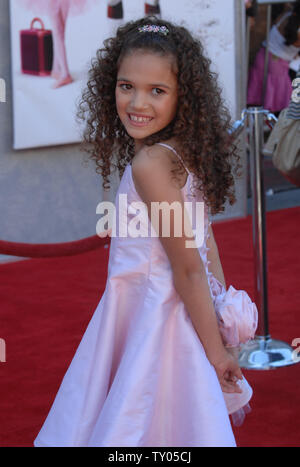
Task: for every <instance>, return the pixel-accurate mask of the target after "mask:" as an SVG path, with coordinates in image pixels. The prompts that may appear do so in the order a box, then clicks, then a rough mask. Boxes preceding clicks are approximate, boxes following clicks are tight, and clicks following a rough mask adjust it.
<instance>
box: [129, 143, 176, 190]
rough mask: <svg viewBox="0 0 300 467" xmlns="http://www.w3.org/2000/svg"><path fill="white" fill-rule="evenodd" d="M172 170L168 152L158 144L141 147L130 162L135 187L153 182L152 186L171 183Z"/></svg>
mask: <svg viewBox="0 0 300 467" xmlns="http://www.w3.org/2000/svg"><path fill="white" fill-rule="evenodd" d="M172 168H173V164H172V159H171V157H170V154H169V151H168V150H167V149H166V148H165V147H163V146H160V145H158V144H155V145H153V146H143V148H141V149H140V151H139V152H138V153H137V154H136V155H135V157H134V159H133V161H132V175H133V179H134V181H135V182H136V185H137V186H139V187H141V186H143V185H144V183H147V181H148V182H151V180H152V181H153V184H159V183H164V184H169V183H171V182H172V177H171V170H172Z"/></svg>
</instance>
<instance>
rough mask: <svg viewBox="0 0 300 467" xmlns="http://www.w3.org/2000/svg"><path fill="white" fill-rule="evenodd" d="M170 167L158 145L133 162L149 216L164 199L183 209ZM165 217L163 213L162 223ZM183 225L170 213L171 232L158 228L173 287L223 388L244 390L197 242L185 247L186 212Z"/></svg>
mask: <svg viewBox="0 0 300 467" xmlns="http://www.w3.org/2000/svg"><path fill="white" fill-rule="evenodd" d="M171 168H172V165H171V163H170V161H168V159H167V158H166V155H165V153H164V152H162V151H161V150H160V148H157V147H156V148H147V149H142V150H141V151H140V153H139V154H137V155H136V157H135V159H134V160H133V162H132V175H133V181H134V184H135V188H136V190H137V192H138V193H139V195H140V197H141V199H142V200H143V201H144V203H145V204H146V205H147V209H148V216H149V218H150V220H151V217H150V213H151V207H153V204H152V203H153V202H156V203H162V202H165V203H167V205H169V206H170V205H171V204H172V203H174V202H177V203H179V204H181V206H182V212H184V205H183V197H182V192H181V190H180V188H179V187H176V186H174V184H172V182H171V177H170V169H171ZM162 221H163V218H162V216H161V215H160V217H159V223H160V226H161V225H162ZM181 226H182V235H181V236H175V233H174V228H173V227H174V217H173V218H172V216H170V235H169V236H164V235H162V232H161V228H160V229H159V232H157V234H158V236H159V239H160V241H161V243H162V245H163V247H164V250H165V252H166V254H167V256H168V258H169V261H170V265H171V268H172V273H173V282H174V287H175V289H176V291H177V292H178V294H179V296H180V297H181V299H182V301H183V303H184V305H185V307H186V309H187V312H188V313H189V315H190V318H191V321H192V323H193V326H194V329H195V331H196V332H197V334H198V336H199V339H200V341H201V343H202V345H203V347H204V350H205V352H206V355H207V358H208V360H209V361H210V363H211V364H212V365H213V366H214V367H215V369H216V373H217V375H218V378H219V381H220V384H221V387H222V389H223V391H225V392H241V391H240V388H239V386H238V385H237V384H236V379H241V378H242V374H241V371H240V368H239V366H238V364H237V362H236V361H235V360H234V359H233V357H232V356H231V355H230V354H229V353H228V352H227V350H226V349H225V347H224V344H223V341H222V337H221V334H220V331H219V326H218V322H217V317H216V313H215V309H214V306H213V302H212V299H211V295H210V289H209V285H208V280H207V276H206V272H205V267H204V264H203V262H202V259H201V257H200V254H199V252H198V249H197V248H196V245H195V247H194V248H187V247H186V242H189V243H190V242H191V237H189V236H186V235H185V230H184V219H183V216H182V219H181ZM191 231H192V230H191V226H190V232H191Z"/></svg>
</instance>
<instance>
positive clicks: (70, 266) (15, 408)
mask: <svg viewBox="0 0 300 467" xmlns="http://www.w3.org/2000/svg"><path fill="white" fill-rule="evenodd" d="M299 225H300V208H292V209H286V210H281V211H274V212H270V213H268V214H267V234H268V237H267V254H268V284H269V324H270V334H271V337H272V338H274V339H280V340H283V341H285V342H287V343H289V344H291V343H292V340H293V339H294V338H296V337H299V338H300V324H299V313H300V287H299V278H300V261H299V259H300V258H299V230H298V226H299ZM214 232H215V237H216V240H217V243H218V246H219V250H220V255H221V259H222V262H223V267H224V271H225V276H226V280H227V284H228V285H229V284H230V283H231V284H233V285H234V286H235V288H240V289H246V290H247V291H248V293H249V295H250V296H251V297H252V298H253V284H254V273H253V261H252V237H251V235H252V226H251V218H250V217H248V218H247V219H241V220H237V221H229V222H223V223H219V224H215V225H214ZM107 260H108V249H104V248H100V249H98V250H94V251H91V252H89V253H84V254H81V255H77V256H71V257H61V258H49V259H32V260H26V261H19V262H16V263H8V264H4V265H1V266H0V281H1V290H0V300H1V328H0V338H2V339H4V340H5V342H6V362H0V372H1V384H0V446H1V447H4V446H9V447H15V446H32V442H33V440H34V438H35V436H36V435H37V433H38V431H39V429H40V427H41V425H42V423H43V421H44V419H45V417H46V415H47V412H48V410H49V408H50V406H51V403H52V401H53V399H54V396H55V394H56V391H57V390H58V387H59V384H60V382H61V379H62V377H63V375H64V373H65V371H66V370H67V368H68V365H69V363H70V361H71V359H72V357H73V355H74V352H75V350H76V348H77V346H78V344H79V342H80V339H81V337H82V334H83V333H84V330H85V328H86V326H87V324H88V322H89V320H90V318H91V316H92V314H93V312H94V310H95V308H96V306H97V304H98V302H99V300H100V298H101V295H102V293H103V291H104V287H105V281H106V268H107ZM244 374H245V376H246V378H247V379H248V380H249V382H250V384H251V385H252V386H253V388H254V396H253V399H252V401H251V406H252V412H251V413H250V414H249V415H248V416H247V419H246V422H245V423H244V425H243V426H242V427H240V428H235V430H234V431H235V435H236V440H237V443H238V446H270V447H271V446H285V447H295V446H299V445H300V442H299V439H300V438H299V433H300V394H299V391H298V384H297V383H298V382H299V381H300V364H297V365H293V366H291V367H285V368H281V369H277V370H270V371H255V370H252V371H244Z"/></svg>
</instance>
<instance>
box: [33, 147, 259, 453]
mask: <svg viewBox="0 0 300 467" xmlns="http://www.w3.org/2000/svg"><path fill="white" fill-rule="evenodd" d="M174 151H175V150H174ZM176 154H177V153H176ZM177 155H178V154H177ZM192 182H193V174H192V173H191V172H189V174H188V177H187V181H186V184H185V186H184V187H183V188H182V195H183V198H184V201H186V202H190V203H191V204H190V206H192V212H193V211H194V209H195V203H196V202H197V201H198V202H199V201H200V202H201V201H202V202H203V197H202V194H201V193H200V192H199V191H198V190H197V192H196V193H195V196H194V195H193V192H192V191H193V186H192V184H193V183H192ZM121 195H122V196H121ZM125 198H126V202H127V206H128V209H127V208H126V211H125V210H124V211H123V210H121V209H120V207H121V204H122V203H123V201H124V200H125ZM133 202H142V200H141V198H140V196H139V194H138V193H137V191H136V189H135V185H134V181H133V178H132V167H131V165H130V164H128V165H127V167H126V169H125V172H124V174H123V177H122V179H121V182H120V185H119V189H118V191H117V194H116V199H115V204H114V205H115V208H116V211H115V212H116V224H115V225H116V236H112V238H111V245H110V256H109V263H108V276H107V283H106V288H105V291H104V293H103V295H102V298H101V300H100V302H99V304H98V306H97V308H96V310H95V312H94V314H93V317H92V319H91V321H90V323H89V325H88V327H87V329H86V331H85V333H84V336H83V338H82V340H81V342H80V344H79V347H78V349H77V351H76V353H75V356H74V358H73V360H72V362H71V364H70V366H69V368H68V370H67V372H66V374H65V376H64V379H63V381H62V383H61V385H60V388H59V390H58V393H57V395H56V398H55V400H54V403H53V405H52V407H51V410H50V412H49V414H48V417H47V419H46V421H45V423H44V425H43V427H42V429H41V430H40V432H39V434H38V436H37V438H36V439H35V441H34V445H35V446H36V447H118V446H121V447H146V446H147V447H163V446H164V447H166V446H167V447H235V446H236V442H235V438H234V435H233V431H232V427H231V423H230V419H229V414H238V419H237V421H238V424H240V423H241V421H242V419H243V416H244V412H245V410H244V409H243V408H244V407H246V408H247V407H248V406H247V404H248V402H249V400H250V398H251V396H252V389H251V387H250V386H249V384H248V383H247V381H246V380H245V378H244V379H243V380H242V381H241V382H240V385H241V388H242V389H243V392H242V393H241V394H238V393H235V394H225V393H223V392H222V390H221V386H220V383H219V380H218V378H217V375H216V372H215V369H214V367H213V366H212V365H211V364H210V362H209V360H208V359H207V357H206V353H205V350H204V348H203V346H202V344H201V341H200V339H199V337H198V335H197V333H196V331H195V328H194V326H193V324H192V321H191V319H190V316H189V314H188V312H187V310H186V308H185V305H184V303H183V302H182V300H181V298H180V296H179V295H178V293H177V291H176V290H175V288H174V284H173V279H172V277H173V276H172V269H171V265H170V262H169V260H168V257H167V255H166V252H165V250H164V248H163V246H162V243H161V241H160V239H159V237H156V236H153V235H152V236H151V224H150V222H149V225H148V216H147V213H146V217H143V218H141V217H140V218H139V219H140V221H141V228H146V231H147V229H148V236H146V235H145V236H139V237H134V236H133V235H127V236H126V235H125V236H121V234H120V229H122V231H123V230H124V227H125V228H126V229H127V228H129V226H130V223H131V224H132V221H133V219H134V218H136V215H137V210H139V209H140V208H139V207H136V208H134V209H133V205H132V203H133ZM204 206H205V209H204V242H203V243H202V245H201V246H200V247H199V248H198V250H199V254H200V255H201V258H202V260H203V262H204V265H205V269H206V274H207V278H208V282H209V286H210V290H211V295H212V298H213V301H214V302H215V304H216V312H217V315H218V319H219V320H220V325H221V326H222V332H224V334H223V335H224V337H225V338H226V339H228V341H229V344H230V345H237V344H238V343H239V342H240V340H242V341H243V340H245V339H249V337H252V336H253V333H254V332H255V329H256V324H257V322H256V320H255V318H256V314H255V308H254V307H253V304H252V303H250V302H251V301H249V299H248V297H247V296H246V293H245V292H244V291H234V289H233V288H232V289H230V290H228V293H227V292H225V290H224V287H223V286H222V285H221V284H220V282H219V281H218V280H217V279H216V278H215V277H214V276H213V275H212V273H210V272H209V270H208V264H209V261H208V259H207V251H208V248H207V247H206V242H207V239H208V236H209V233H208V227H209V224H210V222H209V216H208V209H207V206H206V205H204ZM191 220H192V227H193V228H195V220H196V219H195V216H194V215H193V216H192V218H191ZM146 221H147V223H146ZM143 222H145V224H143ZM196 238H197V235H196ZM199 240H200V239H199ZM199 243H200V241H199ZM240 292H242V293H240ZM230 329H231V330H230Z"/></svg>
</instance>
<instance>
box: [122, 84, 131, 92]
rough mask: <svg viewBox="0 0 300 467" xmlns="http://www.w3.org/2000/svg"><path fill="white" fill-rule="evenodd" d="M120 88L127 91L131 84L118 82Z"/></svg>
mask: <svg viewBox="0 0 300 467" xmlns="http://www.w3.org/2000/svg"><path fill="white" fill-rule="evenodd" d="M120 88H121V89H123V91H129V90H130V89H131V88H132V86H131V84H128V83H123V84H120Z"/></svg>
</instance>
